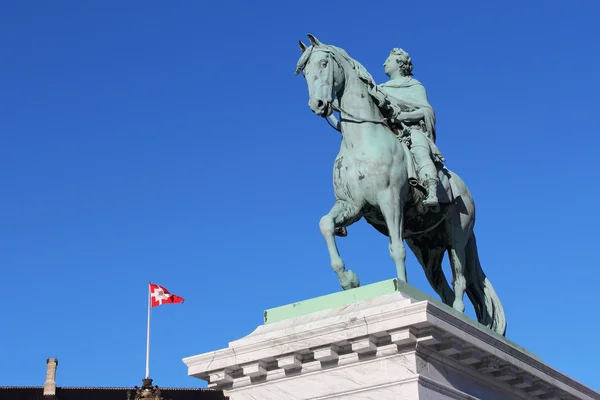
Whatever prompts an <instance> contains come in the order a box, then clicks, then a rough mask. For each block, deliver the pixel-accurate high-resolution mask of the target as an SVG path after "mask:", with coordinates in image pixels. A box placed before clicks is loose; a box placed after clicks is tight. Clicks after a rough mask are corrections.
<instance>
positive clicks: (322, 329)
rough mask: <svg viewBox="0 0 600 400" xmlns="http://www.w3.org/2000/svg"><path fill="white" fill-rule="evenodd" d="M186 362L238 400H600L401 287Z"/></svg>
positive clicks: (334, 299) (285, 316)
mask: <svg viewBox="0 0 600 400" xmlns="http://www.w3.org/2000/svg"><path fill="white" fill-rule="evenodd" d="M183 362H184V363H185V364H186V365H187V367H188V374H189V375H190V376H193V377H197V378H200V379H204V380H206V381H208V383H209V386H210V387H215V388H220V389H224V390H226V392H227V394H228V395H229V396H230V398H231V399H232V400H250V399H252V400H275V399H278V400H279V399H282V400H299V399H314V400H317V399H348V400H355V399H356V400H358V399H361V400H366V399H379V400H383V399H390V400H391V399H394V400H396V399H407V400H409V399H429V400H433V399H485V400H500V399H540V400H541V399H600V394H599V393H597V392H595V391H593V390H591V389H590V388H588V387H586V386H584V385H582V384H580V383H578V382H576V381H574V380H572V379H570V378H569V377H567V376H565V375H563V374H561V373H560V372H558V371H556V370H554V369H552V368H551V367H549V366H547V365H545V364H544V363H543V362H542V361H541V360H540V359H538V358H537V357H536V356H535V355H533V354H530V353H528V352H527V351H526V350H524V349H522V348H520V347H519V346H517V345H515V344H514V343H512V342H510V341H508V340H506V339H505V338H503V337H502V336H500V335H497V334H495V333H493V332H491V331H489V330H488V329H487V328H485V327H483V326H481V325H479V324H477V323H476V322H474V321H472V320H471V319H470V318H468V317H466V316H464V315H462V314H459V313H456V312H455V311H454V310H452V309H451V308H450V307H447V306H445V305H443V304H441V303H440V302H438V301H436V300H434V299H431V298H430V297H428V296H426V295H425V294H423V293H421V292H419V291H418V290H416V289H414V288H412V287H411V286H409V285H406V284H401V283H399V282H397V281H396V280H395V279H394V280H389V281H384V282H379V283H376V284H373V285H368V286H365V287H361V288H358V289H353V290H350V291H347V292H341V293H335V294H332V295H328V296H323V297H321V298H316V299H311V300H307V301H303V302H299V303H294V304H291V305H288V306H284V307H279V308H276V309H272V310H267V311H265V324H264V325H261V326H259V327H258V328H257V329H256V330H255V331H254V332H252V333H251V334H249V335H248V336H246V337H244V338H241V339H239V340H236V341H233V342H231V343H230V344H229V346H228V347H227V348H226V349H222V350H217V351H214V352H210V353H206V354H200V355H196V356H191V357H188V358H185V359H184V360H183Z"/></svg>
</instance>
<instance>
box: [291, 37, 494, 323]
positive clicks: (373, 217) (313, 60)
mask: <svg viewBox="0 0 600 400" xmlns="http://www.w3.org/2000/svg"><path fill="white" fill-rule="evenodd" d="M308 38H309V40H310V45H309V46H306V45H305V44H303V43H302V42H301V41H300V42H299V44H300V49H301V51H302V55H301V57H300V59H299V60H298V63H297V65H296V74H300V73H302V75H303V76H304V77H305V79H306V83H307V85H308V94H309V101H308V105H309V107H310V109H311V110H312V111H313V112H314V113H315V114H317V115H318V116H320V117H323V118H327V119H328V120H329V121H331V122H332V126H333V127H334V128H336V129H337V130H338V131H340V132H341V137H342V140H341V144H340V151H339V153H338V155H337V157H336V159H335V162H334V167H333V188H334V194H335V199H336V201H335V204H334V205H333V207H332V208H331V210H330V211H329V213H327V214H326V215H325V216H323V217H322V218H321V220H320V223H319V226H320V230H321V233H322V235H323V237H324V238H325V242H326V244H327V249H328V251H329V256H330V259H331V266H332V268H333V270H334V271H335V273H336V274H337V276H338V280H339V282H340V285H341V286H342V288H343V289H344V290H347V289H352V288H355V287H358V286H359V285H360V282H359V280H358V277H357V275H356V274H355V273H354V272H353V271H351V270H349V269H346V267H345V264H344V261H343V260H342V258H341V256H340V254H339V251H338V248H337V245H336V236H346V235H347V230H346V228H347V227H348V226H350V225H352V224H353V223H355V222H357V221H358V220H360V219H361V218H364V219H365V220H366V221H367V222H368V223H369V224H370V225H371V226H373V227H374V228H375V229H376V230H377V231H379V232H380V233H382V234H384V235H386V236H388V237H389V240H390V241H389V251H390V255H391V257H392V260H393V261H394V263H395V265H396V273H397V277H398V279H399V280H401V281H404V282H406V281H407V279H406V265H405V260H406V249H405V245H404V241H406V243H407V244H408V246H409V248H410V249H411V250H412V252H413V253H414V254H415V256H416V258H417V259H418V261H419V263H420V264H421V266H422V267H423V269H424V271H425V274H426V276H427V279H428V280H429V283H430V284H431V286H432V288H433V289H434V290H435V292H436V293H437V294H438V295H439V296H440V298H441V299H442V301H443V302H444V303H445V304H447V305H449V306H451V307H453V308H454V309H455V310H457V311H459V312H461V313H464V310H465V305H464V302H463V298H464V294H465V293H466V294H467V296H468V297H469V299H470V300H471V302H472V303H473V306H474V308H475V312H476V314H477V319H478V321H479V322H480V323H481V324H483V325H485V326H487V327H488V328H490V329H492V330H493V331H495V332H497V333H499V334H501V335H505V334H506V319H505V316H504V309H503V308H502V304H501V303H500V299H499V298H498V296H497V294H496V292H495V290H494V288H493V287H492V284H491V283H490V281H489V279H488V278H487V277H486V275H485V273H484V272H483V269H482V268H481V264H480V262H479V256H478V253H477V244H476V240H475V234H474V232H473V228H474V225H475V203H474V201H473V197H472V196H471V193H470V192H469V189H468V188H467V186H466V184H465V183H464V182H463V180H462V179H461V178H460V177H459V176H458V175H457V174H456V173H454V172H452V171H450V170H449V169H448V168H446V167H445V166H444V164H443V163H444V162H445V159H444V157H443V156H442V154H441V152H440V150H439V149H438V147H437V146H436V128H435V122H436V121H435V113H434V111H433V108H432V107H431V105H430V104H429V101H428V99H427V93H426V90H425V88H424V87H423V85H422V84H421V83H420V82H419V81H418V80H416V79H415V78H413V73H412V70H413V63H412V60H411V57H410V56H409V55H408V53H407V52H406V51H404V50H402V49H400V48H395V49H393V50H392V51H391V52H390V54H389V56H388V57H387V59H386V61H385V62H384V64H383V67H384V70H385V73H386V75H387V76H388V77H389V78H390V79H389V81H387V82H385V83H383V84H381V85H377V84H376V83H375V81H374V79H373V77H372V76H371V75H370V74H369V72H368V71H367V70H366V69H365V67H363V66H362V65H361V64H360V63H359V62H358V61H356V60H355V59H353V58H352V57H350V56H349V55H348V53H347V52H346V51H345V50H343V49H341V48H339V47H336V46H332V45H327V44H324V43H321V42H320V41H319V40H318V39H317V38H316V37H315V36H313V35H308ZM334 111H336V112H338V113H339V121H338V119H337V118H336V117H335V116H334V115H333V112H334ZM446 252H448V255H449V258H450V265H451V269H452V275H453V280H452V287H450V285H449V284H448V281H447V280H446V277H445V275H444V272H443V270H442V259H443V256H444V254H445V253H446Z"/></svg>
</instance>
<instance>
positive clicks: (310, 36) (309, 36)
mask: <svg viewBox="0 0 600 400" xmlns="http://www.w3.org/2000/svg"><path fill="white" fill-rule="evenodd" d="M307 36H308V40H310V42H311V43H312V45H313V46H319V45H320V44H321V42H319V39H317V38H316V37H315V36H314V35H311V34H310V33H309V34H308V35H307Z"/></svg>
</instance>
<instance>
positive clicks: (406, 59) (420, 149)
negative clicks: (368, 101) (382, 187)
mask: <svg viewBox="0 0 600 400" xmlns="http://www.w3.org/2000/svg"><path fill="white" fill-rule="evenodd" d="M383 68H384V71H385V74H386V75H387V76H388V77H389V78H390V80H389V81H387V82H386V83H383V84H381V85H378V86H376V87H374V88H373V93H372V95H373V97H374V98H375V99H376V100H377V101H378V102H379V105H380V107H381V108H382V111H384V112H385V113H386V117H387V118H388V120H389V121H390V123H391V124H392V125H393V126H394V127H395V128H397V129H398V131H400V134H401V135H402V136H408V137H410V151H411V153H412V154H413V156H414V159H415V163H416V166H417V173H418V175H419V180H420V181H421V183H422V184H423V185H424V186H425V189H426V190H427V198H426V199H425V200H423V204H425V205H426V206H431V207H433V206H436V205H438V198H437V185H438V175H437V169H436V166H435V163H434V160H435V162H439V163H441V162H443V161H444V158H443V156H442V154H441V153H440V151H439V150H438V148H437V146H436V145H435V113H434V111H433V108H432V107H431V105H430V104H429V101H428V100H427V92H426V91H425V88H424V87H423V85H422V84H421V82H419V81H418V80H416V79H414V78H413V77H412V69H413V64H412V60H411V58H410V56H409V55H408V53H407V52H406V51H404V50H402V49H399V48H395V49H393V50H392V51H391V52H390V55H389V56H388V58H387V59H386V60H385V62H384V64H383Z"/></svg>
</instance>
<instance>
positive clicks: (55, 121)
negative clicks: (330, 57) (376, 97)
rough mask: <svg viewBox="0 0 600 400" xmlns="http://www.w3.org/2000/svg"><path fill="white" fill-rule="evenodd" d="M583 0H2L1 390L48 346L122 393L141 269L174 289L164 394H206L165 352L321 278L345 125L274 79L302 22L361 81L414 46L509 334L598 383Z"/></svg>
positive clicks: (593, 162) (140, 330) (355, 244)
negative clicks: (358, 67) (338, 128)
mask: <svg viewBox="0 0 600 400" xmlns="http://www.w3.org/2000/svg"><path fill="white" fill-rule="evenodd" d="M92 3H93V4H92ZM534 3H535V5H534ZM599 7H600V6H598V4H597V2H594V1H592V0H589V1H578V0H575V1H572V2H568V3H564V2H555V1H548V2H546V1H544V2H542V1H536V2H526V1H522V0H521V1H503V2H495V3H494V2H482V1H477V2H447V1H433V2H432V1H429V2H403V3H399V2H397V1H386V2H377V5H375V3H373V5H370V6H367V5H366V3H365V2H357V1H329V2H326V3H319V5H317V3H314V4H313V3H306V2H304V3H302V2H300V3H298V2H275V1H256V2H249V1H248V2H247V1H234V2H220V1H217V2H199V1H178V2H164V1H128V2H116V1H102V2H82V1H60V2H56V1H54V2H50V1H32V2H26V1H4V2H3V3H2V5H1V6H0V8H1V10H0V37H2V40H1V41H0V54H1V58H2V62H1V63H0V90H1V95H0V183H1V190H0V193H1V195H0V205H1V210H2V211H1V216H0V220H1V224H0V266H1V272H2V273H1V277H2V298H3V302H2V312H1V321H2V323H1V325H0V326H1V329H0V359H1V360H2V362H1V363H0V385H40V384H42V382H43V380H44V370H45V359H46V358H47V357H58V358H59V360H60V362H59V369H58V383H59V385H63V386H85V385H94V386H131V385H135V384H139V383H140V379H141V378H142V377H143V373H144V349H145V334H146V331H145V329H146V301H147V299H146V293H147V292H146V291H147V286H146V285H147V282H148V281H152V282H155V283H158V284H161V285H164V286H165V287H167V288H168V289H169V290H170V291H171V292H173V293H175V294H178V295H180V296H182V297H184V298H185V299H186V302H185V304H183V305H167V306H163V307H159V308H156V309H155V310H154V314H153V332H152V334H153V335H152V365H151V375H152V376H153V377H154V378H155V381H156V383H157V384H158V385H161V386H192V387H193V386H199V385H200V386H202V385H203V383H202V382H201V381H199V380H196V379H193V378H189V377H187V371H186V368H185V366H184V364H183V363H182V362H181V359H182V358H183V357H186V356H190V355H194V354H198V353H202V352H207V351H210V350H215V349H219V348H222V347H225V346H226V345H227V343H228V342H229V341H231V340H234V339H237V338H240V337H242V336H244V335H246V334H248V333H250V332H251V331H252V330H254V328H255V327H256V326H257V325H258V324H260V323H261V322H262V313H263V310H264V309H266V308H270V307H275V306H279V305H283V304H287V303H290V302H294V301H298V300H302V299H307V298H311V297H315V296H319V295H323V294H327V293H331V292H333V291H337V290H339V287H338V283H337V279H336V277H335V274H334V273H333V272H332V270H331V268H330V266H329V260H328V255H327V251H326V248H325V244H324V242H323V239H322V237H321V235H320V232H319V229H318V221H319V219H320V217H321V216H322V215H323V214H324V213H326V212H327V211H328V210H329V208H330V207H331V205H332V204H333V203H332V202H333V188H332V183H331V171H332V167H333V160H334V158H335V156H336V154H337V151H338V148H339V141H340V138H339V135H338V134H337V133H336V132H335V131H333V130H332V129H330V128H329V127H328V126H327V124H326V123H325V122H324V121H323V120H321V119H320V118H318V117H317V116H315V115H313V114H312V113H311V112H310V110H309V109H308V107H307V100H308V92H307V87H306V83H305V81H304V80H303V79H302V77H300V76H294V75H293V71H294V68H295V64H296V61H297V59H298V57H299V55H300V52H299V49H298V46H297V44H296V42H297V40H298V39H303V40H305V41H306V33H309V32H310V33H313V34H315V35H317V37H318V38H319V39H320V40H321V41H323V42H325V43H329V44H335V45H338V46H341V47H343V48H345V49H346V50H347V51H348V52H349V54H350V55H351V56H353V57H354V58H356V59H358V60H360V61H361V62H362V63H363V64H364V65H365V66H366V67H367V68H368V69H369V71H370V72H371V73H372V74H373V76H374V77H375V79H376V80H377V81H378V82H383V80H384V79H385V76H384V74H383V68H382V63H383V61H384V60H385V58H386V56H387V54H388V52H389V50H390V49H391V48H393V47H403V48H404V49H406V50H407V51H409V52H410V54H411V55H412V57H413V60H414V63H415V70H414V72H415V77H416V78H417V79H419V80H421V81H422V82H423V83H424V84H425V86H426V88H427V89H428V94H429V99H430V102H431V103H432V105H433V107H434V108H435V110H436V114H437V119H438V138H439V141H438V144H439V146H440V148H441V150H442V151H443V153H444V155H445V156H446V158H447V160H448V163H447V165H448V166H449V168H451V169H452V170H454V171H456V172H458V173H459V174H460V175H461V176H462V177H463V178H464V179H465V181H466V182H467V184H468V186H469V188H470V189H471V191H472V192H473V194H474V196H475V200H476V204H477V207H478V220H477V225H476V233H477V237H478V243H479V246H480V256H481V259H482V263H483V267H484V270H485V271H486V273H487V274H488V276H489V277H490V279H491V281H492V282H493V284H494V286H495V288H496V290H497V291H498V293H499V295H500V298H501V300H502V301H503V304H504V306H505V308H506V313H507V317H508V322H509V325H508V337H509V338H510V339H512V340H514V341H516V342H518V343H519V344H520V345H522V346H524V347H526V348H527V349H529V350H530V351H532V352H534V353H537V354H539V355H540V356H541V357H542V358H543V360H544V361H545V362H547V363H548V364H549V365H551V366H553V367H555V368H557V369H559V370H561V371H563V372H565V373H566V374H568V375H570V376H571V377H573V378H574V379H577V380H580V381H582V382H583V383H585V384H587V385H590V386H592V387H594V388H596V389H600V379H599V378H598V373H597V368H591V367H590V366H591V365H593V364H594V363H595V362H596V360H597V359H598V358H600V348H599V347H598V346H597V337H598V328H599V326H600V325H599V322H598V318H597V315H598V311H597V308H598V307H599V306H600V304H599V301H598V283H599V282H600V272H599V270H598V267H599V266H600V263H599V262H598V247H599V244H598V239H599V235H598V225H599V223H600V218H599V216H598V214H599V211H598V209H597V208H598V207H597V204H598V196H599V195H600V192H599V190H598V178H597V173H596V166H597V160H598V156H599V155H598V150H599V149H600V146H599V143H600V139H598V135H597V133H598V125H597V123H596V121H594V118H596V116H597V115H598V109H597V108H598V105H599V104H600V98H599V89H600V79H599V78H598V71H599V67H600V65H599V62H598V39H599V37H600V32H599V29H598V23H597V20H596V17H597V15H598V13H599V11H600V9H599ZM317 9H318V11H317ZM340 250H341V253H342V255H343V257H344V258H345V260H346V262H347V264H348V266H349V267H351V268H352V269H353V270H354V271H356V272H357V273H358V275H359V276H360V278H361V281H362V282H363V283H365V284H366V283H372V282H377V281H381V280H384V279H389V278H392V277H394V274H395V269H394V265H393V262H392V260H391V259H390V257H389V253H388V250H387V239H386V238H385V237H383V236H382V235H380V234H379V233H377V232H376V231H375V230H374V229H372V228H371V227H370V226H368V225H366V224H365V223H364V222H360V223H358V224H356V225H355V226H353V227H351V228H350V235H349V237H347V238H345V239H342V240H340ZM408 272H409V281H410V283H412V284H413V285H415V286H416V287H418V288H420V289H422V290H425V291H427V292H428V293H432V291H431V289H430V288H429V285H428V284H427V282H426V280H425V277H424V274H423V272H422V270H421V267H420V266H419V265H418V264H417V263H416V261H415V259H414V258H413V256H412V255H409V257H408ZM468 307H469V309H468V312H469V314H470V315H472V314H473V313H472V308H470V306H468Z"/></svg>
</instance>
